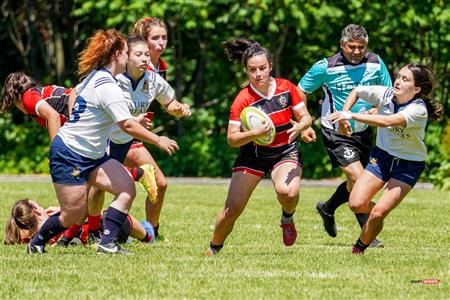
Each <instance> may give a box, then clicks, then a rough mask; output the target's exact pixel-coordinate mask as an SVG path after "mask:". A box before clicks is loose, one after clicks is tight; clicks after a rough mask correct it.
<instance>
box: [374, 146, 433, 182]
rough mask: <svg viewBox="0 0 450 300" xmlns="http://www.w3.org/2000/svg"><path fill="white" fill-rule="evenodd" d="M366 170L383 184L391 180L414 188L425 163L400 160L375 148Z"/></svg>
mask: <svg viewBox="0 0 450 300" xmlns="http://www.w3.org/2000/svg"><path fill="white" fill-rule="evenodd" d="M366 170H367V171H369V172H370V173H372V174H373V175H375V176H376V177H378V178H380V179H381V180H383V181H384V182H387V181H388V180H389V179H391V178H393V179H396V180H398V181H401V182H404V183H406V184H407V185H410V186H411V187H414V185H415V184H416V182H417V180H418V179H419V177H420V174H422V172H423V170H425V162H424V161H412V160H406V159H401V158H398V157H395V156H392V155H390V154H389V153H387V152H386V151H384V150H382V149H380V148H378V147H375V148H374V149H373V150H372V153H370V160H369V163H368V164H367V167H366Z"/></svg>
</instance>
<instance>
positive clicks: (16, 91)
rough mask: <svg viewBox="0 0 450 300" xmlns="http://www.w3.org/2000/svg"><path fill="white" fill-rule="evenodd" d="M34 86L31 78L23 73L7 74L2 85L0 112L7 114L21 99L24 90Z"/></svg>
mask: <svg viewBox="0 0 450 300" xmlns="http://www.w3.org/2000/svg"><path fill="white" fill-rule="evenodd" d="M34 86H36V82H35V81H34V79H33V78H31V77H30V76H28V75H26V74H25V73H24V72H14V73H11V74H9V75H8V76H7V77H6V79H5V83H4V85H3V89H2V99H1V104H0V112H2V113H4V112H7V111H8V110H9V109H10V108H11V107H12V106H14V104H15V103H16V102H18V101H20V100H21V99H22V94H23V93H25V91H26V90H28V89H30V88H32V87H34Z"/></svg>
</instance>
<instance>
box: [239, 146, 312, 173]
mask: <svg viewBox="0 0 450 300" xmlns="http://www.w3.org/2000/svg"><path fill="white" fill-rule="evenodd" d="M264 148H265V149H264V150H265V151H260V154H257V153H258V151H255V152H253V153H252V152H248V151H241V153H240V154H239V156H238V157H237V158H236V160H235V161H234V166H233V173H234V172H241V171H243V172H247V173H250V174H253V175H256V176H261V177H263V176H264V175H265V174H268V173H270V172H271V171H272V170H273V169H275V168H276V167H278V166H279V165H281V164H284V163H295V164H297V165H298V166H300V167H302V168H303V159H302V153H301V152H300V151H299V150H298V146H297V143H295V144H292V145H286V146H282V147H277V148H274V149H270V148H269V147H264ZM241 150H242V149H241ZM269 151H273V153H277V155H270V153H268V152H269ZM261 152H262V153H264V155H261V154H262V153H261Z"/></svg>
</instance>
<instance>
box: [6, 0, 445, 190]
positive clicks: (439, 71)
mask: <svg viewBox="0 0 450 300" xmlns="http://www.w3.org/2000/svg"><path fill="white" fill-rule="evenodd" d="M1 12H2V14H3V16H2V21H1V23H0V42H1V44H2V46H3V47H2V48H3V51H2V53H3V55H2V59H1V60H0V80H1V82H3V81H4V78H5V77H6V76H7V74H9V73H11V72H14V71H17V70H26V71H27V72H28V73H30V74H32V76H33V77H35V78H36V79H37V80H39V81H40V82H42V83H43V84H50V83H52V84H59V85H65V86H72V85H74V84H76V83H77V82H78V79H77V77H76V75H75V71H76V57H77V54H78V53H79V52H80V51H81V50H82V49H83V46H84V43H85V41H86V39H87V38H88V37H89V36H90V35H92V34H93V33H94V32H95V30H97V29H106V28H110V27H114V28H116V29H118V30H120V31H122V32H123V33H128V32H129V30H130V29H131V27H132V25H133V23H134V22H135V21H136V20H138V19H139V18H142V17H148V16H152V17H159V18H161V19H163V20H164V21H165V22H166V24H167V25H168V28H169V44H168V49H167V52H166V54H165V55H164V59H165V60H166V61H168V64H169V78H168V79H169V82H170V83H171V85H172V86H173V87H174V88H175V90H176V94H177V97H178V99H180V100H182V101H184V102H186V103H189V104H191V105H192V106H193V107H194V108H195V110H194V115H193V116H192V117H191V118H189V119H187V120H173V119H171V118H170V116H168V115H167V114H164V113H162V112H161V111H158V112H157V114H156V121H155V122H156V125H157V128H156V129H155V130H156V132H158V133H159V134H165V135H168V136H171V137H175V138H176V139H177V141H178V143H179V144H180V145H181V150H180V151H179V152H178V153H177V154H176V155H175V156H174V157H171V158H169V157H167V156H166V155H165V154H164V153H161V152H160V151H158V150H155V151H153V150H154V149H155V148H153V147H152V146H149V147H150V150H151V151H152V154H154V156H155V158H156V159H157V161H158V163H159V164H160V165H161V167H162V168H163V170H164V171H165V173H166V174H167V175H169V176H225V177H227V176H230V167H231V165H232V163H233V161H234V157H235V155H236V152H237V150H236V149H231V148H230V147H228V145H227V143H226V127H227V121H228V110H229V106H230V105H231V102H232V101H233V99H234V97H235V95H236V93H237V92H238V90H239V89H240V85H241V84H242V83H243V82H245V80H246V78H245V74H244V73H243V70H242V67H241V66H240V65H239V64H230V63H229V62H228V61H227V60H226V58H225V55H224V54H223V51H222V49H221V47H220V42H221V41H223V40H225V39H228V38H230V37H239V36H245V37H249V38H252V39H255V40H258V41H260V42H261V44H263V45H265V46H266V47H268V48H269V49H270V50H271V51H272V53H273V55H274V71H273V75H274V76H277V77H278V76H280V77H284V78H287V79H289V80H291V81H292V82H294V83H295V84H297V83H298V81H299V79H300V78H301V76H302V75H303V74H304V73H305V72H306V71H307V70H308V69H309V68H310V66H311V65H312V64H313V63H314V62H315V61H317V60H319V59H321V58H323V57H326V56H330V55H333V54H334V53H336V52H337V51H339V48H338V46H339V37H340V32H341V30H342V28H343V27H344V26H345V25H347V24H349V23H360V24H363V25H364V26H365V27H366V29H367V30H368V32H369V37H370V41H369V46H370V48H371V49H372V50H373V51H374V52H376V53H378V54H379V55H380V56H381V57H382V58H383V60H384V62H385V63H386V65H387V67H388V69H389V70H390V72H391V75H392V76H394V74H395V73H396V72H397V71H398V70H399V68H400V67H402V66H403V65H404V64H406V63H408V62H410V61H421V62H424V63H430V64H431V65H432V67H433V69H434V71H435V73H436V77H437V85H436V90H435V99H436V100H437V101H440V102H441V103H443V104H444V106H445V109H446V116H445V118H444V119H443V120H442V121H441V122H439V123H434V124H430V125H429V126H428V128H427V136H426V143H427V145H428V148H429V156H428V159H427V165H428V168H427V170H426V172H424V174H423V176H422V179H423V180H431V181H433V182H434V183H435V184H437V185H438V186H443V187H444V188H449V187H450V156H449V155H450V154H449V153H450V125H449V123H448V111H449V108H450V107H449V100H448V96H449V85H450V78H449V71H450V59H449V58H450V53H449V49H450V8H449V6H448V5H445V1H443V0H437V1H433V0H424V1H399V0H391V1H389V0H388V1H380V2H375V1H351V0H344V1H337V0H330V1H321V0H312V1H304V2H303V1H288V0H284V1H282V0H247V1H227V0H215V1H212V0H206V1H196V0H193V1H183V0H165V1H164V0H163V1H149V0H109V1H106V0H97V1H91V0H67V1H62V0H57V1H43V0H24V1H12V0H5V1H3V3H2V4H1ZM321 99H322V92H321V91H317V92H316V93H314V94H313V95H312V96H311V97H310V100H309V110H310V112H311V113H312V114H313V115H315V116H318V115H319V107H320V103H321ZM28 121H29V120H28V117H25V116H23V115H21V114H20V113H19V112H18V111H17V110H15V111H13V112H11V113H8V114H4V115H2V116H0V130H1V131H2V132H3V134H2V135H0V144H1V145H2V147H1V148H0V173H46V172H48V166H47V159H46V156H47V153H48V148H49V146H48V136H47V134H46V130H45V129H43V128H40V127H39V126H38V124H37V123H35V122H28ZM315 123H316V125H315V127H316V129H318V127H317V125H318V123H319V122H318V120H316V122H315ZM301 147H302V151H303V154H304V159H305V171H304V176H305V177H309V178H323V177H331V176H336V175H338V174H339V172H337V170H332V168H331V164H330V163H329V160H328V157H327V155H326V152H325V150H324V147H323V145H322V142H321V141H318V142H317V143H315V144H308V145H305V144H302V146H301Z"/></svg>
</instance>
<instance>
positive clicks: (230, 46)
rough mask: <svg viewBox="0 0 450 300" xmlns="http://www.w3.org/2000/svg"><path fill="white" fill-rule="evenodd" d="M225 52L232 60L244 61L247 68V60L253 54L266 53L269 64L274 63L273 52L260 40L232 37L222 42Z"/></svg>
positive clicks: (243, 63)
mask: <svg viewBox="0 0 450 300" xmlns="http://www.w3.org/2000/svg"><path fill="white" fill-rule="evenodd" d="M221 45H222V47H223V48H224V51H225V54H226V55H227V57H228V59H229V60H230V61H242V65H243V66H244V67H245V68H246V67H247V61H248V60H249V59H250V58H252V57H253V56H257V55H261V54H264V55H266V57H267V60H268V62H269V64H271V65H272V54H271V53H270V51H269V50H267V49H266V48H264V47H262V46H261V45H260V44H259V43H258V42H256V41H252V40H248V39H245V38H232V39H229V40H226V41H223V42H222V43H221Z"/></svg>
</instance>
